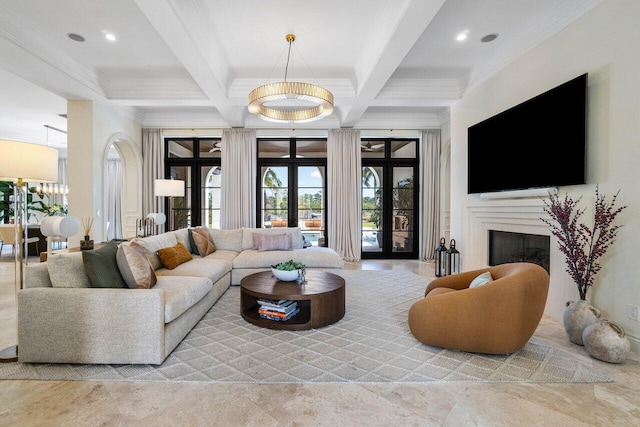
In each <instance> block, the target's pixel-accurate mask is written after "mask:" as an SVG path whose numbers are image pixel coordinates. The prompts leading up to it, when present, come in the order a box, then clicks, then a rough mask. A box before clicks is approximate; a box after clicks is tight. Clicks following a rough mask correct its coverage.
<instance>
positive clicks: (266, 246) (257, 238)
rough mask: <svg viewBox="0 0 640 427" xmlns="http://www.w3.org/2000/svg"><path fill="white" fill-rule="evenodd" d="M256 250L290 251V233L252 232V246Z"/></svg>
mask: <svg viewBox="0 0 640 427" xmlns="http://www.w3.org/2000/svg"><path fill="white" fill-rule="evenodd" d="M252 249H255V250H257V251H258V252H264V251H290V250H291V249H293V248H292V247H291V234H260V233H253V248H252Z"/></svg>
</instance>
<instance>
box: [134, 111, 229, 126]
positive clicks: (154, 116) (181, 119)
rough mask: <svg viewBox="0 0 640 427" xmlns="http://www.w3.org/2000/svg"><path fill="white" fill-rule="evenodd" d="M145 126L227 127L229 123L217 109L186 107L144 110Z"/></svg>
mask: <svg viewBox="0 0 640 427" xmlns="http://www.w3.org/2000/svg"><path fill="white" fill-rule="evenodd" d="M140 123H142V126H144V127H158V128H226V127H230V126H229V123H227V121H226V120H225V119H224V117H222V116H221V115H220V113H219V112H217V111H215V109H214V108H213V107H211V108H210V109H184V110H171V109H167V110H165V109H163V110H161V111H153V110H146V111H145V112H143V120H142V121H141V122H140Z"/></svg>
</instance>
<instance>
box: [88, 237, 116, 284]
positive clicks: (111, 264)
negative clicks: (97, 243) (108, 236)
mask: <svg viewBox="0 0 640 427" xmlns="http://www.w3.org/2000/svg"><path fill="white" fill-rule="evenodd" d="M117 252H118V244H117V243H116V242H115V241H113V240H112V241H111V242H109V243H107V244H106V245H105V246H103V247H101V248H98V249H94V250H90V251H82V261H83V263H84V270H85V272H86V273H87V277H89V282H90V283H91V287H92V288H126V287H127V283H126V282H125V281H124V279H123V278H122V274H120V269H119V268H118V262H117V261H116V253H117Z"/></svg>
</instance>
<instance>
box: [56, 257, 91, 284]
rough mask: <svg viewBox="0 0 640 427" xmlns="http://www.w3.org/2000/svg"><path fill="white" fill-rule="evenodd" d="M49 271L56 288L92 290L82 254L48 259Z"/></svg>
mask: <svg viewBox="0 0 640 427" xmlns="http://www.w3.org/2000/svg"><path fill="white" fill-rule="evenodd" d="M47 270H49V278H50V279H51V286H52V287H54V288H90V287H91V282H89V277H88V276H87V273H86V272H85V271H84V262H83V261H82V253H81V252H75V253H71V254H55V255H52V256H50V257H49V258H48V259H47Z"/></svg>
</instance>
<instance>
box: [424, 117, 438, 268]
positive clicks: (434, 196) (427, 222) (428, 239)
mask: <svg viewBox="0 0 640 427" xmlns="http://www.w3.org/2000/svg"><path fill="white" fill-rule="evenodd" d="M440 151H441V150H440V129H428V130H423V131H422V138H421V152H420V171H421V175H422V182H421V188H422V191H421V192H420V195H421V200H420V206H422V209H421V212H422V213H421V217H422V218H421V220H420V223H421V224H422V227H421V228H420V259H421V260H423V261H428V260H432V259H433V254H434V249H435V248H436V246H437V245H438V243H439V242H440V237H441V236H440V234H441V233H440V231H441V230H440Z"/></svg>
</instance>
